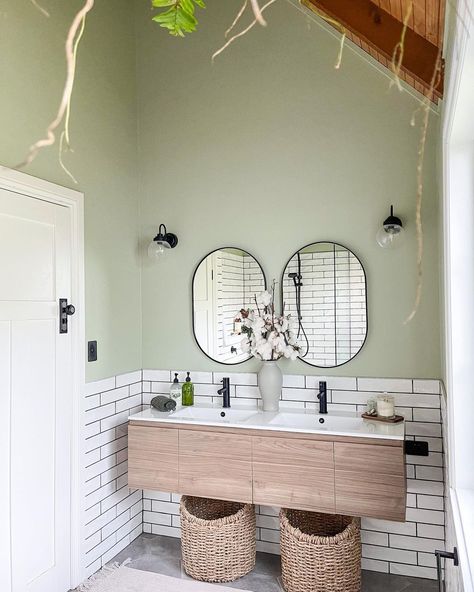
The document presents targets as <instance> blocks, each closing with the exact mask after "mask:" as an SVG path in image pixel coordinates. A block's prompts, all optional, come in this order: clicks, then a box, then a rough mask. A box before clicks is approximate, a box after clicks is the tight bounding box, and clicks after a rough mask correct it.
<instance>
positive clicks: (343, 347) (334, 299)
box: [282, 243, 367, 367]
mask: <svg viewBox="0 0 474 592" xmlns="http://www.w3.org/2000/svg"><path fill="white" fill-rule="evenodd" d="M300 266H301V267H300V271H301V276H302V283H303V285H302V286H301V288H300V290H301V292H300V303H301V305H300V316H301V324H302V328H303V329H304V333H303V331H302V329H301V328H300V331H299V332H300V335H299V341H300V345H301V346H302V348H303V352H304V351H305V350H306V349H308V354H307V355H306V356H305V357H304V360H305V361H307V362H309V363H311V364H314V365H317V366H323V367H324V366H325V367H330V366H338V365H340V364H343V363H345V362H347V361H349V360H350V359H352V358H353V357H354V356H355V355H356V354H357V353H358V352H359V351H360V349H361V347H362V345H363V344H364V341H365V338H366V333H367V310H366V285H365V273H364V269H363V268H362V265H361V263H360V262H359V260H358V259H357V257H356V256H355V255H354V254H353V253H352V252H351V251H349V250H348V249H345V248H344V247H340V246H339V245H334V244H333V243H314V245H310V246H309V247H307V248H305V249H302V250H301V251H300ZM297 272H298V256H297V254H295V255H294V256H293V257H292V258H291V260H290V262H289V263H288V265H287V267H286V269H285V271H284V275H283V282H282V288H283V300H284V302H285V310H286V311H287V312H290V313H291V314H292V315H293V319H294V324H295V327H296V329H297V330H298V321H297V317H298V312H297V299H296V289H295V285H294V281H293V279H292V278H290V277H289V274H290V273H297ZM305 334H306V336H307V338H308V347H307V346H306V338H305Z"/></svg>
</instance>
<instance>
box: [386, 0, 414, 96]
mask: <svg viewBox="0 0 474 592" xmlns="http://www.w3.org/2000/svg"><path fill="white" fill-rule="evenodd" d="M412 12H413V1H412V2H410V4H409V5H408V8H407V11H406V13H405V17H404V18H403V27H402V34H401V36H400V41H399V42H398V43H397V44H396V45H395V47H394V49H393V54H392V61H391V63H390V68H391V70H392V72H393V80H392V81H391V82H390V88H391V87H392V86H393V85H394V84H396V85H397V88H398V90H399V91H402V90H403V87H402V85H401V83H400V72H401V68H402V63H403V54H404V52H405V36H406V33H407V29H408V21H409V20H410V18H411V14H412Z"/></svg>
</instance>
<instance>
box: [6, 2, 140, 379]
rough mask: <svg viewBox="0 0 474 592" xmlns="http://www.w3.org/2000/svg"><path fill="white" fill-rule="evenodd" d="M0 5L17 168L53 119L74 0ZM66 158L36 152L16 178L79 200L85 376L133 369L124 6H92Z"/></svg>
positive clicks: (132, 118) (128, 37) (136, 328)
mask: <svg viewBox="0 0 474 592" xmlns="http://www.w3.org/2000/svg"><path fill="white" fill-rule="evenodd" d="M42 4H44V6H45V7H47V8H48V10H49V11H50V13H51V18H49V19H47V18H45V17H44V16H42V15H41V14H40V13H39V12H38V11H37V10H36V9H35V8H34V6H33V5H32V3H30V2H29V1H26V0H25V1H23V0H22V1H19V0H4V2H2V6H1V13H0V16H1V19H0V56H1V57H0V60H1V62H0V68H1V70H0V79H1V81H2V82H1V86H2V90H1V92H0V130H1V134H2V142H1V143H0V163H1V164H3V165H5V166H13V165H15V164H17V163H18V162H21V161H22V160H23V158H24V156H25V153H26V150H27V147H28V146H29V145H30V144H31V143H32V142H33V141H35V140H36V139H37V138H38V137H40V135H41V134H43V133H44V130H45V128H46V126H47V125H48V123H49V122H50V121H51V119H52V117H53V116H54V114H55V113H56V110H57V106H58V102H59V98H60V94H61V92H62V85H63V83H64V76H65V60H64V40H65V38H66V32H67V28H68V26H69V23H70V22H71V21H72V18H73V15H74V13H75V12H76V11H77V10H78V9H79V8H80V7H81V6H82V5H83V1H82V0H72V1H68V2H65V1H64V0H44V2H42ZM71 138H72V144H73V148H74V154H71V155H66V156H65V161H66V162H67V163H68V165H69V166H70V168H71V170H72V171H73V172H74V174H75V176H76V177H77V179H78V180H79V184H78V185H77V186H75V185H74V184H73V183H72V182H71V181H70V179H69V178H68V177H67V176H66V175H65V174H64V173H63V172H62V170H61V168H60V166H59V164H58V156H57V154H58V152H57V147H56V146H55V147H53V148H49V149H46V150H44V151H43V152H42V153H41V154H40V155H39V156H38V158H37V160H36V161H35V162H34V163H33V164H32V165H31V166H30V167H28V168H27V169H25V172H27V173H30V174H32V175H35V176H38V177H41V178H43V179H47V180H49V181H52V182H54V183H59V184H61V185H66V186H69V187H72V188H74V189H78V190H80V191H83V192H84V194H85V254H86V261H85V264H86V270H85V271H86V337H87V339H97V340H98V348H99V360H98V361H97V362H95V363H90V364H87V365H86V372H87V378H88V379H89V380H92V379H96V378H101V377H106V376H110V375H113V374H116V373H119V372H125V371H127V370H135V369H136V368H140V367H141V337H140V279H139V275H140V269H139V268H140V262H139V257H138V254H137V249H136V244H137V236H138V228H137V222H138V218H137V216H138V205H137V204H138V197H137V167H136V145H137V134H136V96H135V40H134V30H133V6H131V5H130V2H128V0H107V1H105V2H104V1H99V2H96V6H95V8H94V9H93V12H92V13H91V14H90V16H89V18H88V20H87V28H86V32H85V34H84V37H83V41H82V45H81V46H80V50H79V59H78V68H77V78H76V86H75V90H74V98H73V104H72V117H71Z"/></svg>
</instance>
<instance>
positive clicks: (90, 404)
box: [85, 395, 100, 411]
mask: <svg viewBox="0 0 474 592" xmlns="http://www.w3.org/2000/svg"><path fill="white" fill-rule="evenodd" d="M99 405H100V395H91V396H90V397H87V398H86V405H85V409H86V411H89V409H93V408H94V407H99Z"/></svg>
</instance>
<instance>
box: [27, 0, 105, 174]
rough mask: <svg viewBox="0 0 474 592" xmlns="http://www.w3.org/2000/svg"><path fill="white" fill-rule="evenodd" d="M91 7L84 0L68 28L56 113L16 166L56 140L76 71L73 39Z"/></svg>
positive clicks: (33, 157) (90, 0)
mask: <svg viewBox="0 0 474 592" xmlns="http://www.w3.org/2000/svg"><path fill="white" fill-rule="evenodd" d="M93 7H94V0H85V3H84V6H83V7H82V8H81V9H80V10H79V12H78V13H77V14H76V16H75V17H74V20H73V21H72V24H71V26H70V28H69V31H68V35H67V38H66V47H65V50H66V63H67V76H66V82H65V84H64V90H63V95H62V98H61V103H60V105H59V109H58V112H57V115H56V117H55V118H54V120H53V121H52V122H51V123H50V124H49V126H48V127H47V129H46V137H45V138H42V139H41V140H38V141H37V142H35V143H34V144H33V145H32V146H30V149H29V151H28V154H27V156H26V158H25V160H24V161H23V162H22V163H21V164H20V165H18V167H17V168H21V167H24V166H27V165H29V164H31V163H32V162H33V160H34V159H35V158H36V157H37V155H38V153H39V151H40V150H41V149H42V148H45V147H46V146H52V145H53V144H54V143H55V141H56V136H55V133H54V132H55V131H56V130H57V128H58V127H59V126H60V125H61V122H62V121H63V119H64V116H65V114H66V111H67V108H68V104H69V103H70V100H71V95H72V89H73V87H74V78H75V73H76V61H75V58H74V39H75V38H76V35H77V32H78V31H79V28H80V27H81V24H82V22H83V20H84V18H85V16H86V15H87V13H88V12H90V11H91V10H92V8H93Z"/></svg>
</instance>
